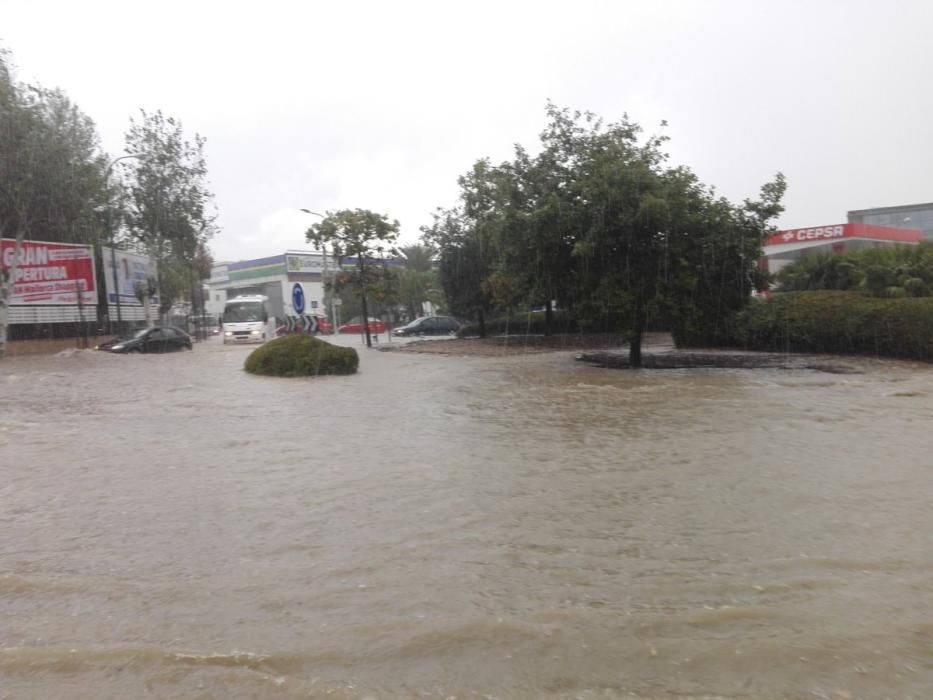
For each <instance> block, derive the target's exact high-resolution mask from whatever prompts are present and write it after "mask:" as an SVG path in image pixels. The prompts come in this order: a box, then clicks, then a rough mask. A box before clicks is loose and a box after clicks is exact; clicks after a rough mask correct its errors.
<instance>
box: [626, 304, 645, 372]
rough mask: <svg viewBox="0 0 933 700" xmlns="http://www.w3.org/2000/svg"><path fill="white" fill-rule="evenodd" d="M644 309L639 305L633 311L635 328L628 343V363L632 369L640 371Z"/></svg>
mask: <svg viewBox="0 0 933 700" xmlns="http://www.w3.org/2000/svg"><path fill="white" fill-rule="evenodd" d="M645 322H646V318H645V309H644V305H643V304H641V303H639V304H638V306H637V307H636V310H635V328H634V329H633V333H632V338H631V340H630V341H629V351H628V363H629V366H630V367H631V368H632V369H641V338H642V335H643V334H644V332H645Z"/></svg>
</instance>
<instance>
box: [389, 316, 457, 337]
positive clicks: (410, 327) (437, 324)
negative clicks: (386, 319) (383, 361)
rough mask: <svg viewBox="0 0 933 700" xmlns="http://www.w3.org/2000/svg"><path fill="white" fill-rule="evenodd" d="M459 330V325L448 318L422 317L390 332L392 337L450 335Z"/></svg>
mask: <svg viewBox="0 0 933 700" xmlns="http://www.w3.org/2000/svg"><path fill="white" fill-rule="evenodd" d="M459 329H460V323H459V321H457V319H455V318H451V317H450V316H422V317H421V318H416V319H415V320H414V321H412V322H411V323H408V324H406V325H404V326H400V327H399V328H396V329H395V330H394V331H392V335H398V336H406V335H451V334H453V333H456V332H457V331H458V330H459Z"/></svg>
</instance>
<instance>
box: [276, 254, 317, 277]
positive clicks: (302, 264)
mask: <svg viewBox="0 0 933 700" xmlns="http://www.w3.org/2000/svg"><path fill="white" fill-rule="evenodd" d="M285 269H286V270H287V271H288V272H292V273H295V272H313V273H318V272H323V271H324V256H323V255H297V254H294V253H289V254H288V255H286V256H285Z"/></svg>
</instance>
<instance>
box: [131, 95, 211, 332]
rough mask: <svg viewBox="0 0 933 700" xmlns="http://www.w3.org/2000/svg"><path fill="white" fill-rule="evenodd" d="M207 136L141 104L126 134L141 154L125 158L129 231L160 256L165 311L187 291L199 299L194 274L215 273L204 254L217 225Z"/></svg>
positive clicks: (133, 239) (133, 238) (134, 150)
mask: <svg viewBox="0 0 933 700" xmlns="http://www.w3.org/2000/svg"><path fill="white" fill-rule="evenodd" d="M205 142H206V140H205V139H204V138H203V137H201V136H199V135H198V134H195V135H194V139H193V141H189V140H188V139H187V138H186V137H185V134H184V129H183V127H182V123H181V122H180V121H178V120H177V119H175V118H173V117H166V116H164V115H163V114H162V112H161V111H156V112H155V113H148V112H146V111H145V110H140V118H139V120H135V119H131V120H130V128H129V131H128V132H127V134H126V152H127V153H129V154H135V155H138V156H139V157H138V158H134V159H128V160H125V161H123V162H122V163H121V167H122V168H123V173H124V181H125V189H126V222H127V234H126V235H127V239H128V242H130V243H132V244H135V245H137V246H140V247H141V248H142V249H143V250H145V251H146V253H147V254H148V255H150V256H152V257H153V258H154V259H155V260H156V261H157V262H158V265H159V273H158V280H159V297H160V301H161V304H160V310H161V312H162V313H163V314H164V313H165V312H166V311H167V310H168V309H170V308H171V307H172V304H173V303H174V302H175V300H176V299H178V298H179V297H180V296H184V295H185V294H190V295H191V302H192V305H194V304H195V303H196V296H197V295H196V293H195V291H194V283H193V282H192V275H194V274H196V275H198V276H199V277H198V279H203V278H204V276H205V275H209V274H210V269H209V267H208V266H206V265H205V264H204V260H205V256H207V258H209V254H208V253H207V242H208V241H209V240H210V238H211V237H212V236H213V235H214V234H215V233H216V232H217V230H218V229H217V226H216V223H215V221H216V218H217V215H216V212H215V210H214V208H213V194H212V193H211V192H210V190H209V189H208V185H207V162H206V159H205V157H204V145H205ZM170 267H171V268H174V269H171V271H170V270H169V268H170ZM179 268H186V269H187V270H188V273H187V274H186V273H184V272H183V271H182V270H181V269H179Z"/></svg>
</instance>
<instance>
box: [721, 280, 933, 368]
mask: <svg viewBox="0 0 933 700" xmlns="http://www.w3.org/2000/svg"><path fill="white" fill-rule="evenodd" d="M735 341H736V342H737V343H738V344H740V345H742V346H744V347H746V348H749V349H752V350H770V351H780V352H832V353H852V354H868V355H882V356H887V357H899V358H905V359H916V360H933V298H930V297H925V298H888V299H879V298H874V297H868V296H865V295H864V294H859V293H857V292H840V291H815V292H786V293H782V294H776V295H774V297H773V298H771V299H768V300H755V301H753V302H752V303H751V304H749V305H748V307H746V308H745V309H744V310H743V311H742V312H741V313H740V314H739V315H738V317H737V322H736V328H735Z"/></svg>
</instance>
